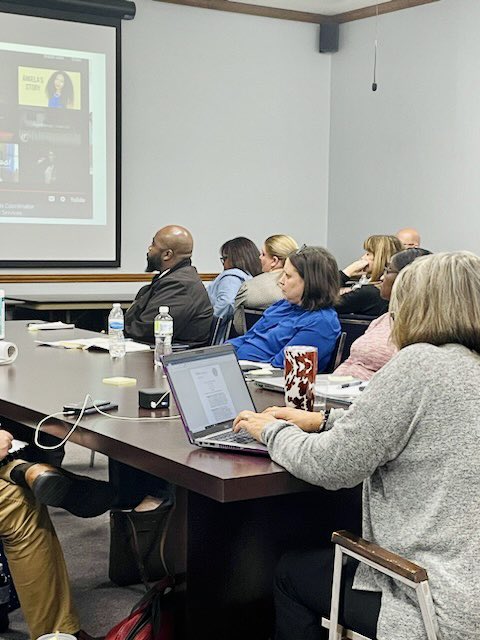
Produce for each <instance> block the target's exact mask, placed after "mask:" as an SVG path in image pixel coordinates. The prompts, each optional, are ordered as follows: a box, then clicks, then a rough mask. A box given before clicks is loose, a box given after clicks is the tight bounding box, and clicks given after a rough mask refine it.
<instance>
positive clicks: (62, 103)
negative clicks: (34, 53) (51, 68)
mask: <svg viewBox="0 0 480 640" xmlns="http://www.w3.org/2000/svg"><path fill="white" fill-rule="evenodd" d="M45 91H46V92H47V96H48V106H49V107H54V108H56V109H61V108H67V109H68V108H70V107H71V106H72V105H73V83H72V81H71V79H70V76H69V75H68V73H65V72H64V71H55V72H54V73H52V75H51V76H50V78H49V80H48V82H47V86H46V89H45Z"/></svg>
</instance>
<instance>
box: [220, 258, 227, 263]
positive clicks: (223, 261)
mask: <svg viewBox="0 0 480 640" xmlns="http://www.w3.org/2000/svg"><path fill="white" fill-rule="evenodd" d="M226 260H228V256H220V262H221V263H222V264H225V261H226Z"/></svg>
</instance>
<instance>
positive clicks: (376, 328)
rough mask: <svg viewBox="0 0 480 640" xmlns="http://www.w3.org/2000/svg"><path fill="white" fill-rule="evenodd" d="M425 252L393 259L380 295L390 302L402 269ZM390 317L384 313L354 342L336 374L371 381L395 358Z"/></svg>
mask: <svg viewBox="0 0 480 640" xmlns="http://www.w3.org/2000/svg"><path fill="white" fill-rule="evenodd" d="M430 253H431V251H427V250H426V249H416V248H415V249H406V250H405V251H400V252H399V253H396V254H395V255H394V256H392V259H391V260H390V264H389V265H387V267H385V271H384V273H383V276H382V277H381V281H382V284H381V286H380V296H381V297H382V298H383V299H384V300H390V295H391V292H392V287H393V283H394V282H395V279H396V277H397V275H398V274H399V273H400V271H401V270H402V269H404V268H405V267H406V266H408V265H409V264H410V263H411V262H413V261H414V260H415V258H418V257H419V256H426V255H429V254H430ZM390 323H391V318H390V314H389V313H388V312H387V313H384V314H383V315H382V316H380V317H379V318H376V319H375V320H373V321H372V323H371V324H370V326H369V327H368V329H367V330H366V331H365V333H364V334H363V335H362V336H360V337H359V338H357V340H355V342H353V343H352V346H351V348H350V355H349V356H348V358H347V359H346V360H345V362H342V364H341V365H340V366H339V367H338V368H337V369H335V371H334V372H333V375H339V376H354V377H355V378H359V379H360V380H370V378H371V377H372V376H373V374H374V373H375V372H377V371H378V370H379V369H381V368H382V367H383V365H384V364H387V362H388V361H389V360H390V359H391V358H392V357H393V356H394V355H395V353H396V352H397V349H396V348H395V346H394V345H393V344H392V342H391V340H390V330H391V326H390Z"/></svg>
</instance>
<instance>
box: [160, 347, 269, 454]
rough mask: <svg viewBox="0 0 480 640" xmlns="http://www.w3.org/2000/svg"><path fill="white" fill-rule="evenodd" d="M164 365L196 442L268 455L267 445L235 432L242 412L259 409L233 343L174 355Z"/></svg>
mask: <svg viewBox="0 0 480 640" xmlns="http://www.w3.org/2000/svg"><path fill="white" fill-rule="evenodd" d="M163 367H164V370H165V373H166V376H167V379H168V383H169V385H170V390H171V392H172V393H173V397H174V398H175V403H176V405H177V407H178V411H179V413H180V416H181V419H182V422H183V426H184V428H185V431H186V433H187V436H188V439H189V440H190V442H191V443H192V444H196V445H198V446H200V447H210V448H215V449H225V450H228V451H240V452H244V453H256V454H261V455H268V450H267V447H266V446H265V445H264V444H262V443H260V442H257V440H255V439H254V438H253V437H252V436H250V435H249V434H248V433H246V432H245V431H241V432H240V433H234V431H233V429H232V426H233V420H234V419H235V418H236V416H237V415H238V414H239V413H240V411H244V410H249V411H256V408H255V405H254V404H253V400H252V397H251V395H250V391H249V390H248V387H247V385H246V382H245V380H244V378H243V375H242V372H241V370H240V366H239V364H238V360H237V357H236V355H235V350H234V348H233V347H232V345H230V344H224V345H220V346H215V347H204V348H200V349H191V350H189V351H184V352H181V353H172V354H170V355H168V356H164V358H163Z"/></svg>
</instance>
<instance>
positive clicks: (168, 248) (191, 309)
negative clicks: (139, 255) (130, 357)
mask: <svg viewBox="0 0 480 640" xmlns="http://www.w3.org/2000/svg"><path fill="white" fill-rule="evenodd" d="M192 250H193V238H192V235H191V233H190V231H188V229H185V227H180V226H177V225H169V226H167V227H163V228H162V229H160V230H159V231H157V233H156V234H155V236H154V238H153V240H152V242H151V244H150V246H149V248H148V252H147V268H146V271H147V272H149V273H152V272H158V273H156V275H154V277H153V279H152V282H151V283H150V284H149V285H146V286H145V287H142V288H141V289H140V291H139V292H138V293H137V296H136V298H135V300H134V301H133V304H132V306H131V307H130V308H129V309H128V310H127V313H126V314H125V332H126V334H127V335H128V336H129V337H131V338H133V339H134V340H141V341H142V342H149V343H151V344H153V342H154V334H153V320H154V318H155V316H156V315H157V313H158V308H159V307H160V306H167V307H169V310H170V315H171V316H172V317H173V339H174V341H175V342H178V343H181V344H187V345H189V346H191V347H201V346H204V345H205V344H207V342H208V337H209V333H210V324H211V321H212V307H211V305H210V301H209V299H208V295H207V292H206V290H205V287H204V286H203V284H202V281H201V280H200V276H199V275H198V273H197V270H196V269H195V267H192V261H191V257H192Z"/></svg>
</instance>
